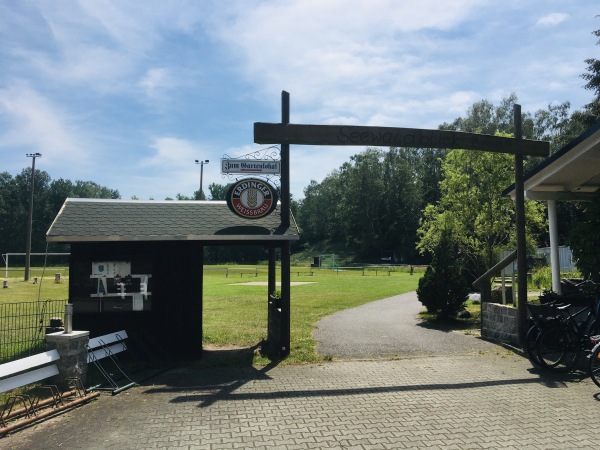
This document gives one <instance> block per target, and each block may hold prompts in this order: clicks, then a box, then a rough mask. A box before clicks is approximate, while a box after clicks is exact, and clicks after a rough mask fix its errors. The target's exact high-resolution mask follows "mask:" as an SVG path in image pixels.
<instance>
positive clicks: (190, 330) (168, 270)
mask: <svg viewBox="0 0 600 450" xmlns="http://www.w3.org/2000/svg"><path fill="white" fill-rule="evenodd" d="M202 255H203V246H202V243H201V242H194V241H189V242H188V241H176V242H102V243H73V244H71V259H70V268H69V270H70V278H69V301H70V302H71V303H73V306H74V315H73V328H74V329H76V330H89V331H90V336H92V337H94V336H99V335H102V334H105V333H109V332H113V331H118V330H121V329H125V330H126V331H127V332H131V333H135V334H137V335H139V336H140V338H141V339H147V340H148V341H149V342H150V341H152V342H160V344H161V345H163V346H164V348H165V349H166V350H168V351H169V353H170V354H171V355H173V356H176V357H181V358H186V357H195V356H198V355H200V354H201V351H202V264H203V261H202ZM95 261H96V262H98V261H131V271H132V273H135V274H152V278H151V282H150V283H149V284H150V289H149V290H150V291H151V293H152V296H151V300H152V303H151V309H150V310H147V311H126V310H125V311H114V310H108V311H105V312H98V308H97V307H96V305H97V300H95V299H92V298H90V293H94V292H96V283H97V281H96V280H93V279H90V275H91V270H92V262H95Z"/></svg>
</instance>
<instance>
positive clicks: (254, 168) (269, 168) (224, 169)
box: [221, 159, 281, 175]
mask: <svg viewBox="0 0 600 450" xmlns="http://www.w3.org/2000/svg"><path fill="white" fill-rule="evenodd" d="M221 173H251V174H259V175H260V174H269V175H278V174H280V173H281V162H280V161H274V160H272V159H222V160H221Z"/></svg>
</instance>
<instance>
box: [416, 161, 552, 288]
mask: <svg viewBox="0 0 600 450" xmlns="http://www.w3.org/2000/svg"><path fill="white" fill-rule="evenodd" d="M513 164H514V159H513V158H512V155H508V154H500V153H491V152H480V151H471V150H453V151H451V152H450V153H449V154H448V156H447V157H446V160H445V161H444V163H443V165H442V169H443V173H444V179H443V181H442V182H441V183H440V188H441V191H442V197H441V199H440V201H439V202H438V203H436V204H433V205H428V206H427V207H426V208H425V210H424V212H423V220H422V224H421V228H420V229H419V230H418V233H419V237H420V240H419V243H418V248H419V250H420V251H421V252H422V253H425V252H431V253H434V252H435V249H436V248H438V246H439V245H440V241H441V239H442V237H443V236H444V233H446V232H447V233H450V235H451V236H452V237H453V238H454V239H455V241H456V242H455V243H456V245H457V250H458V252H459V254H460V255H461V257H462V258H463V260H464V263H465V269H466V270H468V271H469V272H470V273H471V275H472V276H473V277H477V276H479V275H481V274H482V273H483V272H485V271H486V270H487V269H489V268H490V267H492V266H493V265H494V263H495V262H496V261H497V258H498V251H499V250H500V249H504V248H514V246H515V240H516V239H515V236H514V233H515V228H514V217H515V206H514V202H513V201H512V200H511V199H510V198H507V197H503V196H502V195H501V193H502V191H503V190H504V189H505V188H506V187H508V186H509V185H510V184H511V182H512V180H513V177H514V176H513V171H514V169H513V167H514V165H513ZM525 206H526V223H527V232H528V235H529V242H531V243H534V242H535V240H534V239H532V237H533V236H536V235H537V234H538V233H540V232H541V231H542V230H543V229H544V227H543V225H544V215H543V207H542V205H541V204H539V203H538V202H527V203H526V205H525Z"/></svg>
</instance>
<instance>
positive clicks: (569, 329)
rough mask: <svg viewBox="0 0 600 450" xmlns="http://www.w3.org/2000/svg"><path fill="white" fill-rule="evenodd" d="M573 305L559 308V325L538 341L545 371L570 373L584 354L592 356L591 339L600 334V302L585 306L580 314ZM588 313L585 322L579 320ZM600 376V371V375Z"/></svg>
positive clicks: (538, 338) (550, 327)
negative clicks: (599, 315)
mask: <svg viewBox="0 0 600 450" xmlns="http://www.w3.org/2000/svg"><path fill="white" fill-rule="evenodd" d="M574 307H575V306H573V305H571V304H567V305H563V306H557V307H556V309H557V311H559V313H560V315H559V316H557V317H558V320H557V321H556V323H555V324H553V325H551V326H549V327H547V328H545V329H543V330H541V331H540V332H539V333H538V336H537V338H536V344H535V345H536V355H537V357H538V358H539V362H540V364H541V366H542V367H544V368H546V369H551V370H556V371H570V370H571V369H573V367H575V365H576V364H577V362H578V360H579V358H580V356H581V353H582V352H590V351H591V349H592V343H591V340H590V336H592V335H596V334H598V333H600V322H598V321H597V320H596V318H597V316H598V308H599V307H600V301H598V300H596V301H595V302H594V304H593V305H592V306H590V305H588V306H583V307H581V309H579V310H578V311H576V312H574V313H573V312H572V311H571V309H572V308H574ZM584 312H587V315H586V316H585V319H584V320H583V321H578V320H577V318H578V317H579V316H580V315H582V314H583V313H584ZM599 375H600V371H599Z"/></svg>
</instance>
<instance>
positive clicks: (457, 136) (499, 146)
mask: <svg viewBox="0 0 600 450" xmlns="http://www.w3.org/2000/svg"><path fill="white" fill-rule="evenodd" d="M254 142H255V143H256V144H299V145H355V146H375V147H377V146H380V147H414V148H448V149H464V150H484V151H489V152H499V153H512V154H521V155H533V156H548V154H549V153H550V143H549V142H546V141H532V140H526V139H514V138H509V137H502V136H492V135H489V134H476V133H464V132H461V131H449V130H420V129H414V128H392V127H367V126H354V125H297V124H281V123H262V122H255V123H254Z"/></svg>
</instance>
